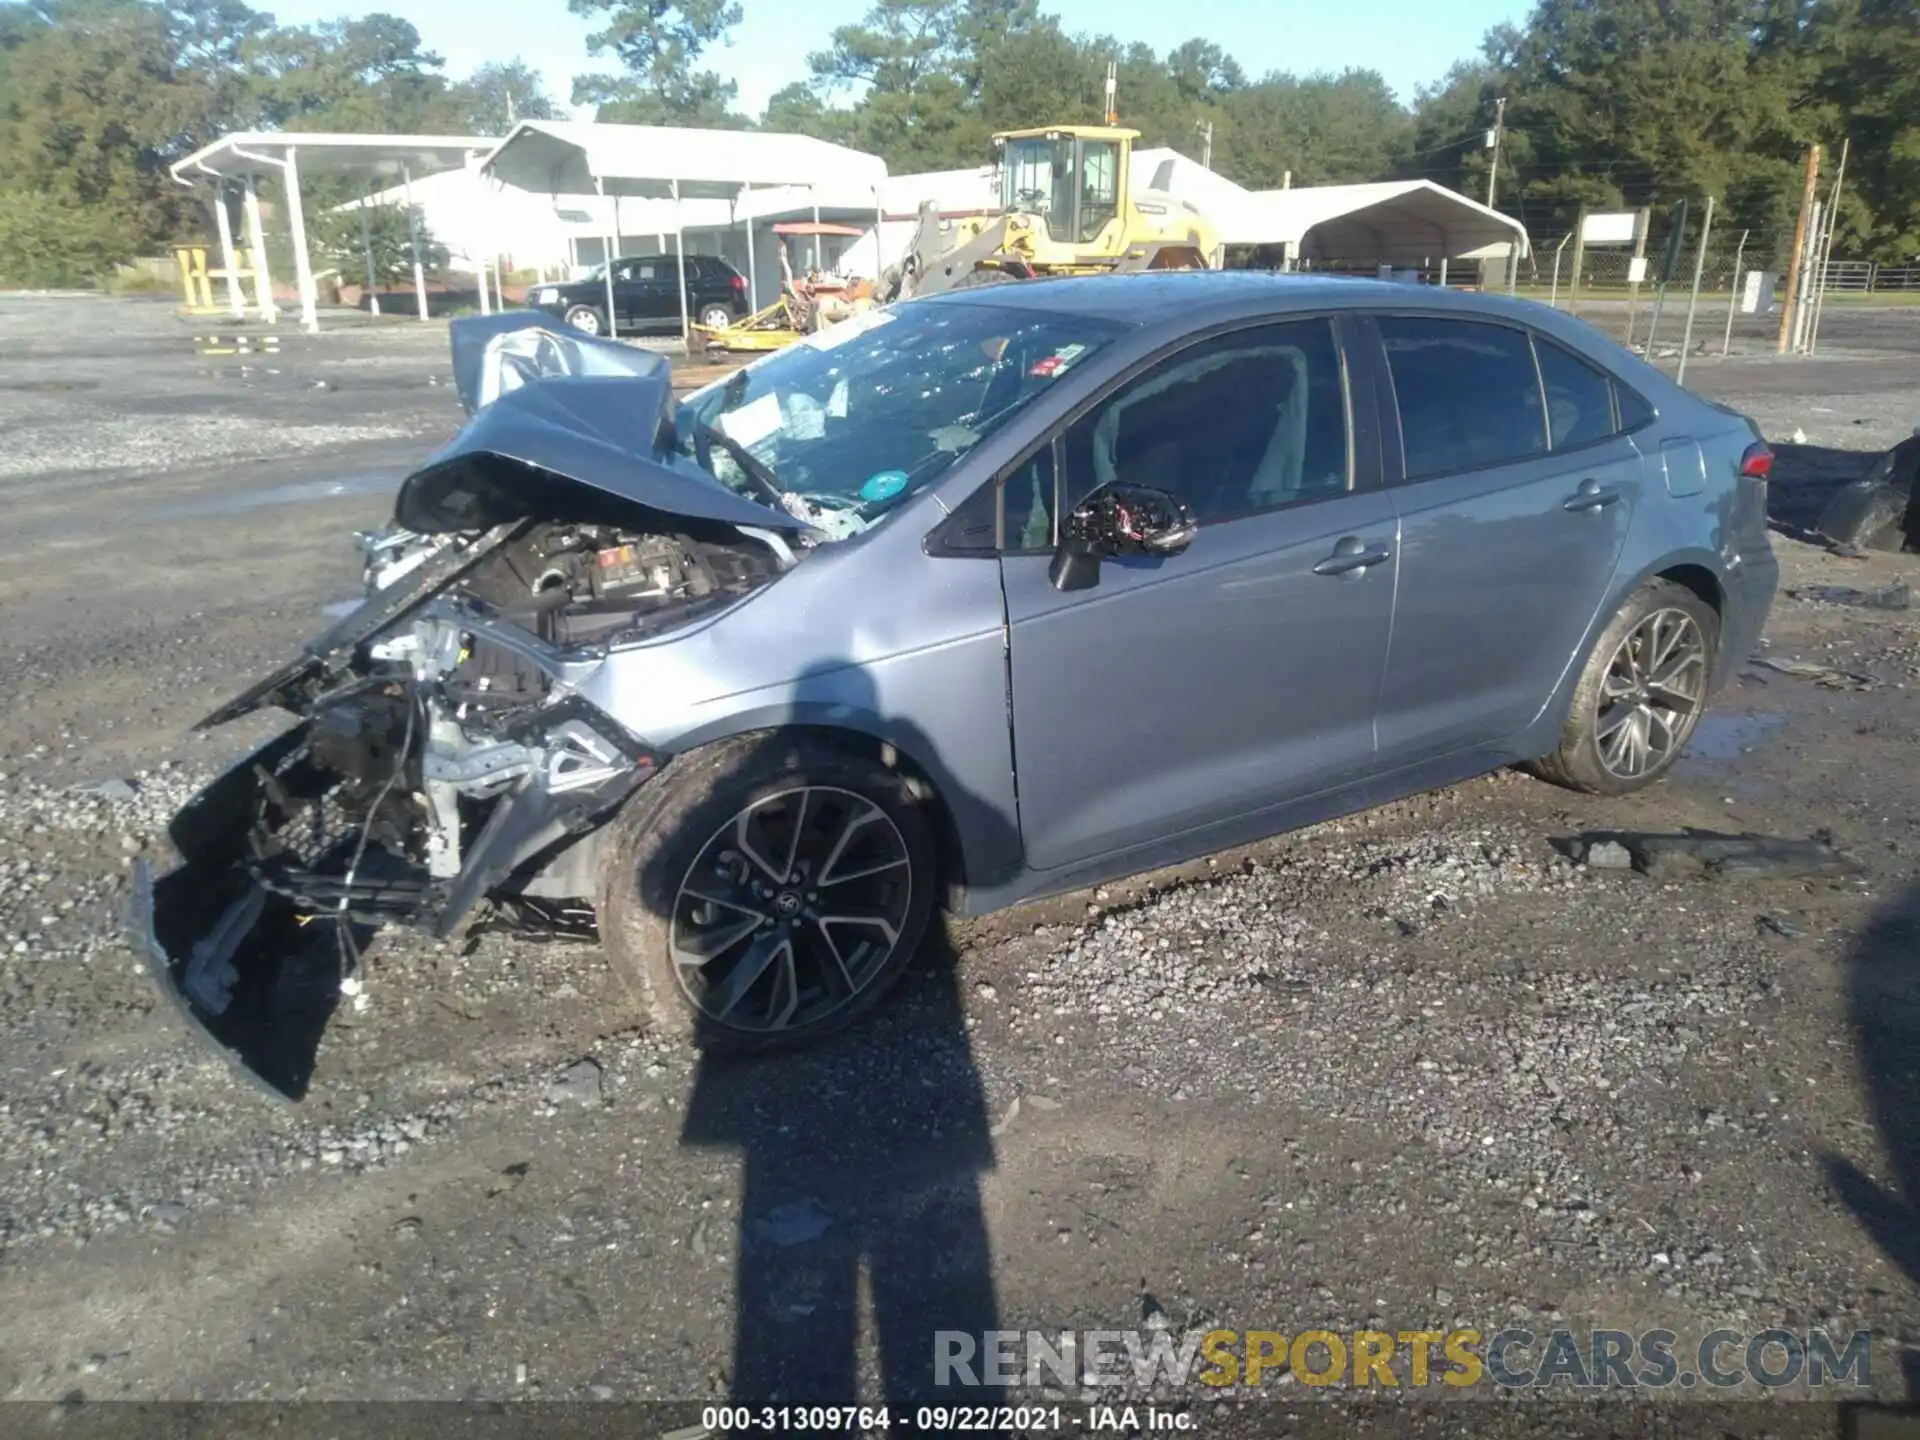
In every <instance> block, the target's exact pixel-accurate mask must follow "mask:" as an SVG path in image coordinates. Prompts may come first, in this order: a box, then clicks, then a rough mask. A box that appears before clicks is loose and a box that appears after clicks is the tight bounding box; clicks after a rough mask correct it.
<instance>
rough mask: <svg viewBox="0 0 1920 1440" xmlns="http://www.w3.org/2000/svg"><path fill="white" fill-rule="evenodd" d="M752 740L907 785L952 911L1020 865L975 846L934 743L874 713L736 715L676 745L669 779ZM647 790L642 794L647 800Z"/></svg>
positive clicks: (798, 710)
mask: <svg viewBox="0 0 1920 1440" xmlns="http://www.w3.org/2000/svg"><path fill="white" fill-rule="evenodd" d="M752 736H764V737H767V738H768V739H769V740H772V739H775V738H791V739H796V740H799V739H805V740H810V741H812V742H814V743H816V744H819V745H826V746H831V747H833V748H834V749H837V750H840V751H843V752H846V753H848V754H852V755H857V756H860V757H861V758H863V759H867V760H871V761H873V762H874V763H875V764H878V765H881V766H883V767H884V768H886V769H888V770H892V771H894V772H896V773H897V774H899V775H900V776H901V777H902V778H903V779H905V780H906V782H907V787H908V789H909V790H910V791H911V792H912V793H913V796H914V798H915V799H916V800H917V801H918V802H919V803H920V805H921V806H922V808H923V809H924V811H925V814H926V817H927V821H928V825H929V827H930V828H931V829H932V831H933V838H934V849H935V863H936V864H937V865H938V867H939V874H938V876H937V877H936V879H937V882H938V883H939V885H940V887H941V889H942V891H944V896H945V902H946V904H947V905H948V906H949V907H953V908H958V907H959V906H960V904H961V903H962V901H963V899H964V896H965V894H966V891H967V888H968V886H969V883H970V882H971V883H976V884H977V883H980V880H979V878H978V877H982V876H987V875H991V874H993V873H996V871H997V869H998V868H999V867H1000V866H1002V865H1005V864H1008V863H1013V861H1017V858H1018V857H1017V854H1016V855H1015V856H1013V857H1002V856H995V855H983V854H980V853H978V851H979V849H980V845H979V842H977V841H976V842H975V843H974V844H973V845H971V846H970V845H969V843H968V841H967V838H966V836H965V834H964V832H963V829H962V826H961V824H960V819H959V816H958V815H957V814H956V812H955V808H954V804H953V801H952V799H951V798H950V797H951V796H953V795H955V794H958V793H961V791H962V787H960V785H959V782H958V781H957V780H956V779H955V778H954V777H953V776H952V775H951V774H950V773H949V772H948V771H947V770H946V768H945V767H944V766H943V765H941V764H940V762H939V760H938V758H937V756H936V754H935V752H934V747H933V744H932V742H931V741H930V740H928V739H927V737H926V736H924V735H922V734H921V733H920V732H919V731H918V730H917V729H916V728H915V727H913V726H910V725H906V724H903V723H900V722H897V721H889V720H888V719H887V718H886V717H885V716H883V715H879V714H877V713H874V712H871V711H858V710H849V709H848V708H847V707H845V706H838V705H826V704H817V705H808V704H799V705H795V706H792V707H788V708H781V709H776V710H770V711H750V712H746V713H743V714H740V715H735V716H730V717H729V718H728V720H727V722H726V723H724V724H718V725H714V726H710V727H706V728H703V729H700V730H696V731H693V732H690V733H689V734H688V735H686V736H685V737H683V738H681V739H679V740H677V741H675V743H674V745H673V747H672V759H670V760H669V763H668V769H667V771H666V772H665V773H667V774H670V773H671V769H672V765H673V763H674V762H675V761H677V760H679V759H680V758H681V757H683V756H688V757H690V756H692V755H695V754H697V753H698V752H700V751H703V750H706V749H708V748H709V747H711V746H714V745H718V744H720V743H722V742H723V741H729V740H740V739H744V738H747V737H752ZM646 788H647V787H645V786H643V787H642V788H641V791H640V794H641V795H644V794H645V791H646ZM996 848H997V847H996Z"/></svg>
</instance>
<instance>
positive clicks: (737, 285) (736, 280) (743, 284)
mask: <svg viewBox="0 0 1920 1440" xmlns="http://www.w3.org/2000/svg"><path fill="white" fill-rule="evenodd" d="M732 284H733V289H734V293H735V294H736V295H737V294H739V293H740V292H741V291H743V290H745V289H746V288H747V277H746V276H744V275H736V276H734V277H733V281H732Z"/></svg>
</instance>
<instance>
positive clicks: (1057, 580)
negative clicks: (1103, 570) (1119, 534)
mask: <svg viewBox="0 0 1920 1440" xmlns="http://www.w3.org/2000/svg"><path fill="white" fill-rule="evenodd" d="M1047 579H1048V580H1050V581H1052V582H1053V588H1054V589H1056V590H1091V589H1092V588H1093V587H1094V586H1095V585H1098V584H1099V583H1100V552H1099V551H1098V550H1096V549H1094V548H1092V547H1091V546H1088V545H1084V544H1080V543H1077V542H1072V541H1069V542H1066V543H1063V544H1062V545H1061V546H1060V548H1059V549H1058V550H1055V551H1054V552H1053V562H1052V563H1051V564H1049V565H1048V566H1047Z"/></svg>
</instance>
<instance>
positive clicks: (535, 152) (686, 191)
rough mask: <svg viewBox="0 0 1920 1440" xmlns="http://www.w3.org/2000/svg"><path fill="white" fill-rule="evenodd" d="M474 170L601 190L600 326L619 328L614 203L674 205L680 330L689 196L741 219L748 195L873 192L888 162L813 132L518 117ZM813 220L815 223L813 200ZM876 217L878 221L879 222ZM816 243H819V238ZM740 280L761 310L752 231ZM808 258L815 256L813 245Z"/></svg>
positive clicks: (539, 186) (562, 189)
mask: <svg viewBox="0 0 1920 1440" xmlns="http://www.w3.org/2000/svg"><path fill="white" fill-rule="evenodd" d="M480 173H481V174H483V175H486V176H488V177H489V178H491V179H493V180H494V181H496V182H498V183H499V184H501V185H503V186H511V187H512V188H514V189H517V190H525V191H530V192H531V193H533V194H535V195H545V196H547V197H548V198H549V199H551V200H553V201H555V202H558V201H559V200H561V199H563V198H565V197H567V196H581V195H595V196H606V197H609V198H611V199H612V201H613V208H614V214H613V233H612V235H611V236H609V245H608V249H607V260H608V263H607V266H606V272H605V273H606V292H607V293H606V304H607V325H608V329H609V331H610V333H612V334H614V335H616V336H617V335H618V334H619V327H620V320H619V307H618V303H617V298H616V290H615V285H614V265H613V263H612V262H613V261H614V259H615V258H616V257H615V255H614V250H615V248H616V246H615V245H614V244H613V243H612V242H613V241H614V240H616V239H617V237H618V235H619V233H620V202H621V200H623V199H633V200H671V201H673V202H674V214H675V223H674V236H675V243H674V251H675V253H676V255H678V257H679V269H680V327H681V333H682V334H688V333H690V329H689V324H688V321H689V317H688V314H687V264H686V244H685V226H684V224H683V223H682V222H683V220H684V216H683V215H682V213H681V211H680V205H681V204H682V203H683V202H685V201H688V200H725V201H727V202H728V204H729V205H730V206H731V207H733V214H734V217H735V219H736V220H737V219H738V216H739V209H740V201H741V199H742V197H744V196H745V195H746V194H747V193H748V192H749V191H751V190H754V189H756V188H758V189H783V188H793V187H800V188H803V189H805V190H807V191H809V192H810V193H811V194H812V195H813V196H814V197H817V196H818V194H819V191H820V188H821V187H822V186H847V185H859V186H865V187H867V188H869V189H871V191H872V193H873V194H874V196H875V197H876V205H875V210H876V213H877V212H878V209H879V206H878V204H877V197H878V196H879V193H880V186H881V185H882V184H883V183H884V182H885V181H886V178H887V162H886V161H884V160H882V159H881V158H880V157H879V156H878V155H868V154H866V153H865V152H863V151H860V150H853V149H849V148H848V147H847V146H845V145H835V144H832V143H831V142H829V141H826V140H816V139H814V138H813V137H812V136H810V135H787V134H779V133H775V132H771V131H765V130H696V129H679V128H674V127H669V126H662V125H601V124H598V123H596V122H589V121H582V120H523V121H521V122H520V123H519V124H518V125H516V126H514V128H513V130H512V131H511V132H510V133H509V134H508V136H507V138H506V139H504V140H502V141H501V142H500V144H499V145H498V146H497V147H496V148H495V149H494V151H493V153H492V154H491V155H489V156H487V158H486V159H485V160H484V161H482V162H481V164H480ZM813 211H814V217H813V218H814V220H815V222H816V223H817V222H818V221H819V219H820V212H819V204H818V201H817V198H816V199H815V203H814V205H813ZM876 223H877V222H876ZM814 243H815V245H816V247H817V246H818V244H819V242H818V240H816V241H815V242H814ZM747 245H748V254H747V272H748V274H747V278H748V284H749V287H750V294H751V300H750V302H749V303H750V304H751V305H752V306H753V307H754V308H756V309H757V308H758V306H759V303H760V302H759V295H758V294H757V292H755V291H753V290H752V289H751V287H752V286H753V284H754V275H753V271H754V265H753V254H752V245H753V230H752V225H751V223H749V225H748V230H747ZM815 258H816V260H817V258H818V251H817V249H816V252H815Z"/></svg>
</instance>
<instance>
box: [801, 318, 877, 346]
mask: <svg viewBox="0 0 1920 1440" xmlns="http://www.w3.org/2000/svg"><path fill="white" fill-rule="evenodd" d="M892 320H893V312H892V311H891V310H856V311H854V313H853V314H851V315H849V316H848V317H847V318H846V319H844V320H836V321H835V322H834V323H833V324H831V325H829V326H827V328H826V329H824V330H816V331H814V332H813V334H811V335H808V336H806V337H805V338H804V339H802V340H801V341H800V343H801V344H802V345H805V346H806V347H807V348H808V349H811V350H831V349H833V348H834V346H836V345H844V344H846V343H847V341H849V340H851V339H853V337H854V336H856V335H864V334H866V332H867V331H869V330H871V329H873V328H874V327H875V326H877V325H886V324H890V323H891V322H892Z"/></svg>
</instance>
